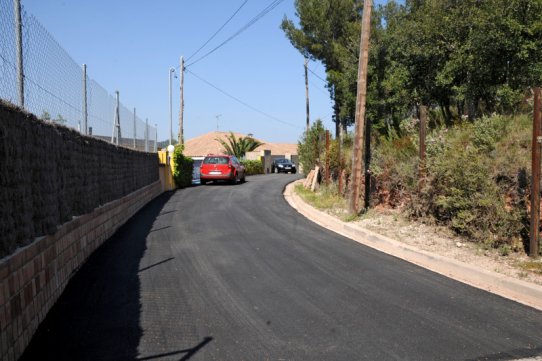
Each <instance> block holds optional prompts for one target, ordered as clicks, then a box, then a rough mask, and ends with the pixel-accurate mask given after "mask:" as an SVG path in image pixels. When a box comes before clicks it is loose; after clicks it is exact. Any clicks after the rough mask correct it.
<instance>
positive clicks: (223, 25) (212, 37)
mask: <svg viewBox="0 0 542 361" xmlns="http://www.w3.org/2000/svg"><path fill="white" fill-rule="evenodd" d="M247 2H248V0H245V1H244V2H243V3H242V4H241V6H239V7H238V8H237V10H235V12H234V13H233V14H232V16H230V17H229V19H228V20H226V22H225V23H224V24H222V26H221V27H220V28H218V30H217V31H215V33H214V34H213V35H212V36H211V37H210V38H209V39H208V40H207V41H206V42H205V43H204V44H203V45H202V46H200V47H199V49H198V50H196V51H195V52H194V54H192V55H190V56H189V57H188V58H187V59H186V61H189V60H190V59H192V58H193V57H194V56H195V55H196V54H197V53H199V52H200V51H201V49H203V48H204V47H205V45H207V44H209V42H210V41H211V40H213V39H214V38H215V36H217V34H218V33H219V32H220V31H221V30H222V29H224V27H225V26H226V25H228V23H229V22H230V21H231V19H233V18H234V17H235V15H237V13H238V12H239V11H240V10H241V9H242V8H243V6H245V4H246V3H247Z"/></svg>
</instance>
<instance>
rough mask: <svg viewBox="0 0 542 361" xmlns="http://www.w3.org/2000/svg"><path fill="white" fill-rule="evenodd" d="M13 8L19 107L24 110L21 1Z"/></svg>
mask: <svg viewBox="0 0 542 361" xmlns="http://www.w3.org/2000/svg"><path fill="white" fill-rule="evenodd" d="M13 7H14V10H15V41H16V42H17V79H18V85H19V86H18V91H19V106H20V107H21V108H23V109H24V68H23V22H22V20H21V0H13Z"/></svg>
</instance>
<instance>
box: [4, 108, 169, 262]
mask: <svg viewBox="0 0 542 361" xmlns="http://www.w3.org/2000/svg"><path fill="white" fill-rule="evenodd" d="M157 180H158V158H157V156H156V154H153V153H145V152H139V151H134V150H131V149H127V148H123V147H117V146H114V145H112V144H110V143H107V142H105V141H102V140H99V139H95V138H92V137H87V136H84V135H81V134H80V133H78V132H77V131H75V130H73V129H70V128H67V127H63V126H60V125H56V124H52V123H50V122H43V121H41V120H39V119H37V118H36V117H35V116H33V115H32V114H28V113H26V112H24V111H21V110H20V109H19V108H16V107H14V106H12V105H9V104H7V103H3V102H0V205H1V206H0V258H1V257H4V256H7V255H9V254H11V253H12V252H13V251H14V250H15V249H16V248H17V247H22V246H25V245H27V244H29V243H30V242H32V241H33V240H34V239H35V238H36V237H40V236H44V235H47V234H53V233H54V232H55V231H56V227H57V226H59V225H61V224H63V223H65V222H67V221H69V220H71V219H72V217H73V216H79V215H83V214H86V213H88V212H91V211H92V210H93V209H94V208H96V207H99V206H100V205H103V204H106V203H108V202H111V201H113V200H115V199H119V198H121V197H123V196H125V195H127V194H130V193H131V192H133V191H135V190H137V189H139V188H141V187H144V186H146V185H149V184H151V183H153V182H156V181H157Z"/></svg>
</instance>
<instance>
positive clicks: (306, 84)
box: [305, 58, 310, 132]
mask: <svg viewBox="0 0 542 361" xmlns="http://www.w3.org/2000/svg"><path fill="white" fill-rule="evenodd" d="M308 69H309V59H307V58H305V98H306V99H307V132H308V131H309V128H310V115H309V73H308Z"/></svg>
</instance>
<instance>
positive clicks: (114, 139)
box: [111, 90, 120, 145]
mask: <svg viewBox="0 0 542 361" xmlns="http://www.w3.org/2000/svg"><path fill="white" fill-rule="evenodd" d="M115 95H116V97H117V105H116V107H115V120H114V124H113V135H112V136H111V143H115V144H116V145H119V144H120V101H119V91H118V90H116V91H115Z"/></svg>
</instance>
